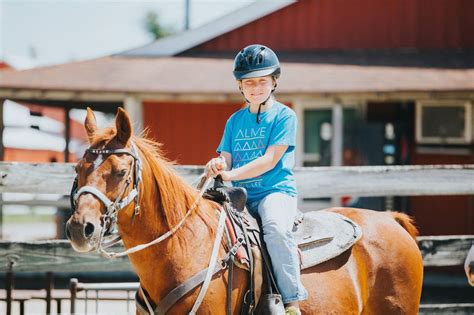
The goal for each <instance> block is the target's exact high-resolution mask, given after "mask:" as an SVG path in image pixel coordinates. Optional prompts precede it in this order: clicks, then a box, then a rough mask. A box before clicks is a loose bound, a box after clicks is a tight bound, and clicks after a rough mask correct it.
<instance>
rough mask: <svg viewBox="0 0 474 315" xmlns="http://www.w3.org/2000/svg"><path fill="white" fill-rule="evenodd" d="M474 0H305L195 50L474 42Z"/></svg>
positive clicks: (398, 46)
mask: <svg viewBox="0 0 474 315" xmlns="http://www.w3.org/2000/svg"><path fill="white" fill-rule="evenodd" d="M472 12H474V1H470V0H384V1H380V0H357V1H345V0H300V1H298V2H296V3H295V4H292V5H290V6H288V7H286V8H284V9H282V10H279V11H277V12H274V13H272V14H269V15H267V16H266V17H263V18H261V19H258V20H256V21H254V22H252V23H249V24H246V25H244V26H242V27H240V28H237V29H235V30H233V31H231V32H228V33H226V34H223V35H221V36H219V37H216V38H214V39H212V40H210V41H208V42H206V43H204V44H202V45H200V46H198V47H196V48H194V49H192V50H191V51H207V52H219V51H220V52H229V51H232V52H235V51H236V50H239V49H240V48H242V47H243V46H245V45H248V44H252V43H261V44H265V45H268V46H270V47H272V48H274V49H275V50H278V51H292V52H296V51H312V50H321V49H323V50H324V49H335V50H345V49H368V50H370V49H406V48H417V49H450V48H474V36H472V34H473V33H474V19H472Z"/></svg>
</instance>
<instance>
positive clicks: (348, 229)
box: [294, 210, 362, 269]
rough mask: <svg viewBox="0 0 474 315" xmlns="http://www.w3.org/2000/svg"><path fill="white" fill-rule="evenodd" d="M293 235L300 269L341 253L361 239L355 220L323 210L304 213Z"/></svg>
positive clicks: (360, 232)
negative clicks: (298, 255)
mask: <svg viewBox="0 0 474 315" xmlns="http://www.w3.org/2000/svg"><path fill="white" fill-rule="evenodd" d="M294 233H295V239H296V242H297V244H298V247H299V249H300V251H301V254H302V263H301V269H306V268H309V267H312V266H315V265H317V264H320V263H322V262H325V261H328V260H330V259H332V258H334V257H336V256H338V255H340V254H342V253H343V252H344V251H346V250H347V249H349V248H350V247H351V246H352V245H354V243H355V242H357V241H358V240H359V239H360V238H361V237H362V230H361V229H360V227H359V226H358V225H357V224H356V223H355V222H354V221H352V220H350V219H349V218H347V217H345V216H343V215H340V214H338V213H334V212H328V211H324V210H320V211H311V212H306V213H304V219H303V222H302V223H301V224H299V225H298V226H296V230H294Z"/></svg>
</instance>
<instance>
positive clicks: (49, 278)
mask: <svg viewBox="0 0 474 315" xmlns="http://www.w3.org/2000/svg"><path fill="white" fill-rule="evenodd" d="M53 288H54V277H53V273H52V272H47V273H46V314H51V293H52V290H53Z"/></svg>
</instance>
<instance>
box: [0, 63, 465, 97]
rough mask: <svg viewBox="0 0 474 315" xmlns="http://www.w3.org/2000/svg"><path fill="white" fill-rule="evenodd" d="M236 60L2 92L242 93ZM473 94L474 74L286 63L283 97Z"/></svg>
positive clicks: (89, 75)
mask: <svg viewBox="0 0 474 315" xmlns="http://www.w3.org/2000/svg"><path fill="white" fill-rule="evenodd" d="M232 65H233V62H232V60H231V59H213V58H189V57H163V58H126V57H104V58H99V59H94V60H89V61H81V62H73V63H67V64H62V65H57V66H49V67H42V68H34V69H30V70H24V71H15V72H3V73H1V74H0V89H5V88H11V89H16V88H17V89H37V90H68V91H93V92H136V93H184V94H186V93H193V94H206V93H218V94H222V93H237V92H238V91H237V89H236V84H235V82H234V79H233V77H232ZM450 90H474V69H444V68H418V67H388V66H369V67H368V66H359V65H340V64H319V63H314V64H308V63H298V62H286V63H285V62H284V63H282V76H281V79H280V82H279V87H278V91H279V92H280V93H291V94H293V93H308V94H312V93H345V92H383V91H387V92H393V91H450Z"/></svg>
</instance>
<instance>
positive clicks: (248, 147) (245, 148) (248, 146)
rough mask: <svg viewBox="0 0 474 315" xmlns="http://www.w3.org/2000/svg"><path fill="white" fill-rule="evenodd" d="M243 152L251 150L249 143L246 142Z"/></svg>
mask: <svg viewBox="0 0 474 315" xmlns="http://www.w3.org/2000/svg"><path fill="white" fill-rule="evenodd" d="M242 150H250V145H249V143H248V142H247V141H246V142H245V144H244V147H243V149H242Z"/></svg>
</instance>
